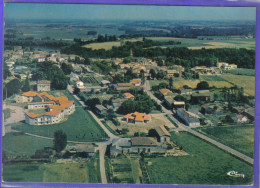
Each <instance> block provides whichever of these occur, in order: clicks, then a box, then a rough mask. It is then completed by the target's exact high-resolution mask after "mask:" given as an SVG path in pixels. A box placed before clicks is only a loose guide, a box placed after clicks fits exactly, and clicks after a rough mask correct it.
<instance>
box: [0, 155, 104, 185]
mask: <svg viewBox="0 0 260 188" xmlns="http://www.w3.org/2000/svg"><path fill="white" fill-rule="evenodd" d="M93 161H94V162H93ZM95 162H96V159H94V160H91V161H90V162H70V163H27V164H26V163H13V164H4V165H3V180H4V181H8V182H60V183H62V182H64V183H101V180H100V179H98V178H97V176H98V174H97V173H98V172H99V171H98V170H97V165H96V166H94V163H95ZM92 163H93V164H92Z"/></svg>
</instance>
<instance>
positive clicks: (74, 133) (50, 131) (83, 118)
mask: <svg viewBox="0 0 260 188" xmlns="http://www.w3.org/2000/svg"><path fill="white" fill-rule="evenodd" d="M59 92H60V93H63V94H65V95H66V96H67V97H68V98H69V99H70V100H74V101H75V105H76V111H75V112H74V113H73V114H72V115H70V116H69V117H68V120H67V121H64V122H62V123H59V124H54V125H43V126H33V125H28V124H25V123H16V124H13V125H12V126H13V128H14V129H16V130H19V131H23V132H26V133H31V134H36V135H40V136H46V137H51V138H53V135H54V132H55V131H57V130H63V131H64V132H65V133H66V134H67V138H68V140H70V141H85V142H86V141H102V140H104V139H106V138H107V135H106V133H105V132H104V131H103V129H102V128H101V127H100V126H99V124H98V123H97V122H96V121H95V120H94V119H93V118H92V116H91V115H90V114H89V112H88V111H85V110H84V109H83V107H82V106H81V105H80V103H79V102H78V101H77V100H76V99H74V97H73V96H72V95H71V94H70V93H69V92H67V91H59Z"/></svg>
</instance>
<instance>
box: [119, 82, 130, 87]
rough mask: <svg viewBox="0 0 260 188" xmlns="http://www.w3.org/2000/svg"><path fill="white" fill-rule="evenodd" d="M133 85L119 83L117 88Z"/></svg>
mask: <svg viewBox="0 0 260 188" xmlns="http://www.w3.org/2000/svg"><path fill="white" fill-rule="evenodd" d="M131 86H132V84H130V83H117V87H131Z"/></svg>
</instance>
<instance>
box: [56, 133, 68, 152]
mask: <svg viewBox="0 0 260 188" xmlns="http://www.w3.org/2000/svg"><path fill="white" fill-rule="evenodd" d="M53 144H54V145H53V149H54V150H55V151H56V152H58V153H59V152H61V151H62V150H63V149H64V148H65V147H66V145H67V135H66V134H65V133H64V132H63V131H62V130H58V131H55V132H54V140H53Z"/></svg>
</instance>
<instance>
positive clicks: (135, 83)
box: [130, 78, 142, 86]
mask: <svg viewBox="0 0 260 188" xmlns="http://www.w3.org/2000/svg"><path fill="white" fill-rule="evenodd" d="M130 84H132V85H134V86H141V85H142V80H141V79H139V78H137V79H132V80H130Z"/></svg>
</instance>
